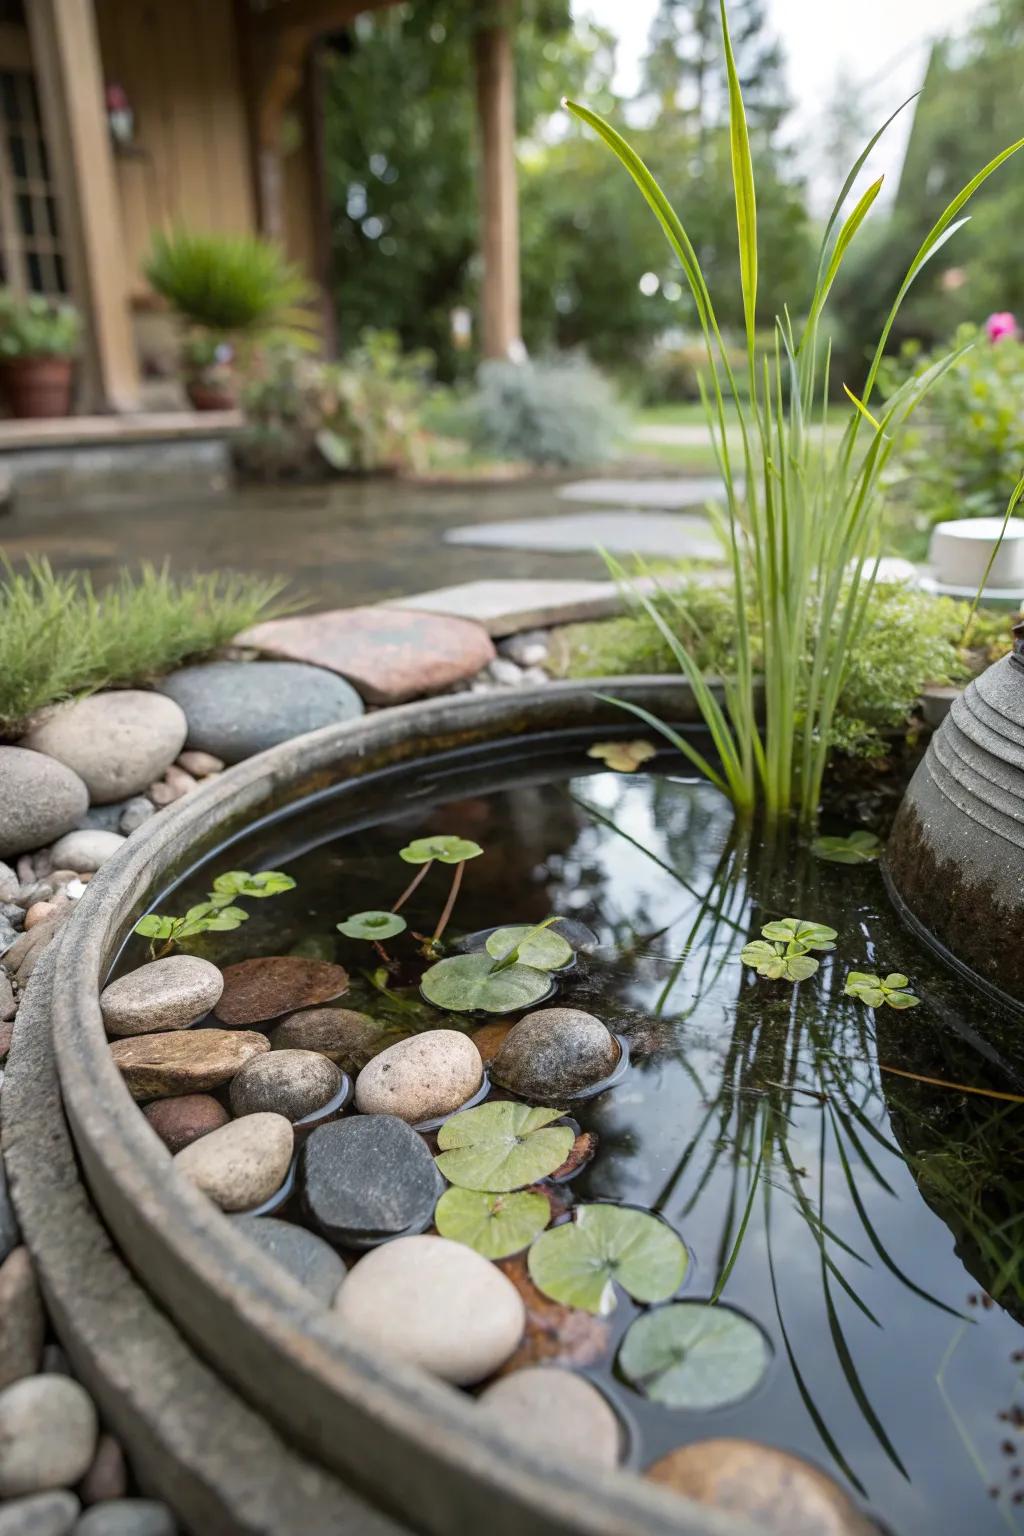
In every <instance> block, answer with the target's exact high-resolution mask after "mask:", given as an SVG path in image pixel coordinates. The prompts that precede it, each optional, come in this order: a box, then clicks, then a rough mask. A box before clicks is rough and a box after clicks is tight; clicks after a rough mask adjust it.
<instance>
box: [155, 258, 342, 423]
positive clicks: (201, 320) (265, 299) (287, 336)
mask: <svg viewBox="0 0 1024 1536" xmlns="http://www.w3.org/2000/svg"><path fill="white" fill-rule="evenodd" d="M146 276H147V278H148V279H149V282H150V283H151V284H152V286H153V288H154V289H155V290H156V292H157V293H158V294H160V296H161V297H162V298H163V299H165V300H166V302H167V304H168V305H169V306H170V308H171V309H172V310H173V311H174V312H175V314H176V315H177V316H178V318H179V319H180V321H181V322H182V325H183V328H184V339H183V344H182V372H183V377H184V384H185V391H186V393H187V395H188V397H189V400H190V401H191V403H192V405H193V406H194V408H195V409H196V410H197V411H210V410H231V409H233V408H234V407H235V406H236V405H237V404H238V401H239V396H240V392H241V383H240V376H241V375H243V374H244V372H245V370H246V366H247V363H248V362H249V360H250V359H251V357H252V355H253V353H254V352H255V351H256V350H257V349H258V348H259V347H261V346H263V345H265V344H266V343H268V342H272V341H281V340H286V341H289V342H291V343H292V344H294V345H297V346H300V347H303V348H307V349H312V348H315V346H316V337H315V334H314V320H313V315H312V313H311V309H310V306H311V304H312V302H313V298H314V289H313V286H312V284H310V283H309V282H307V281H306V279H305V278H304V277H303V275H302V273H301V272H300V271H299V269H298V267H297V266H295V265H293V264H292V263H291V262H289V261H288V260H286V258H285V256H284V253H283V252H282V251H281V250H280V248H279V247H278V246H276V245H273V244H272V243H270V242H269V241H266V240H260V239H257V238H256V237H254V236H251V235H214V234H193V233H190V232H188V231H183V230H182V231H177V232H174V233H172V234H159V235H158V236H157V237H156V240H155V242H154V245H153V250H152V253H151V255H150V258H149V262H148V264H147V267H146Z"/></svg>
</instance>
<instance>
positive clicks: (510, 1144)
mask: <svg viewBox="0 0 1024 1536" xmlns="http://www.w3.org/2000/svg"><path fill="white" fill-rule="evenodd" d="M561 1115H562V1111H561V1110H560V1109H531V1108H530V1106H529V1105H528V1104H513V1103H511V1102H507V1101H504V1102H500V1103H494V1104H480V1105H478V1106H477V1107H476V1108H475V1109H466V1110H463V1111H462V1113H461V1114H458V1115H452V1117H451V1119H450V1120H446V1121H445V1123H444V1125H442V1127H441V1129H440V1130H439V1131H438V1133H437V1145H438V1149H439V1154H440V1155H439V1156H438V1158H437V1159H436V1161H437V1166H438V1169H439V1170H440V1172H441V1173H443V1174H444V1176H445V1178H446V1179H447V1180H448V1182H449V1184H457V1185H458V1186H459V1188H460V1189H477V1190H486V1191H488V1193H495V1194H502V1193H504V1192H505V1191H506V1190H510V1189H522V1188H523V1186H524V1185H526V1184H535V1183H536V1182H537V1180H538V1179H545V1178H547V1176H548V1174H549V1173H554V1171H555V1169H556V1168H560V1167H561V1166H562V1164H563V1163H564V1162H565V1160H566V1158H567V1157H568V1156H569V1153H570V1151H571V1150H572V1145H573V1142H574V1141H575V1139H576V1133H575V1131H574V1130H573V1129H572V1126H570V1125H554V1124H553V1123H552V1122H553V1121H555V1120H558V1119H560V1118H561Z"/></svg>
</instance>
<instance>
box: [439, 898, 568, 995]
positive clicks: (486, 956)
mask: <svg viewBox="0 0 1024 1536" xmlns="http://www.w3.org/2000/svg"><path fill="white" fill-rule="evenodd" d="M557 922H558V918H557V917H546V918H545V919H544V921H543V922H542V923H537V924H536V926H535V927H533V928H527V927H522V928H514V929H513V928H505V929H498V930H497V933H496V934H491V935H490V937H489V938H488V940H487V947H486V950H485V952H484V953H483V954H480V953H474V954H469V955H449V956H448V958H447V959H445V960H439V961H438V962H437V964H436V965H432V966H431V967H430V969H429V970H428V971H425V972H424V973H423V977H422V980H421V982H420V988H421V991H422V993H423V996H424V997H425V998H426V999H427V1001H428V1002H430V1003H433V1004H434V1005H435V1007H437V1008H447V1009H449V1010H450V1011H451V1012H452V1013H480V1012H482V1013H515V1012H517V1011H518V1010H520V1009H523V1008H529V1007H530V1006H531V1005H532V1004H534V1003H539V1002H540V1001H541V1000H542V999H543V998H545V997H547V996H548V994H549V993H550V991H551V976H550V971H551V970H552V969H561V967H562V966H563V965H564V964H565V963H566V961H565V958H564V956H565V952H566V951H568V954H569V958H570V959H571V958H572V948H571V946H570V945H569V944H567V943H566V942H565V940H564V939H559V940H558V944H557V946H555V945H544V944H543V943H542V942H541V940H542V937H543V936H544V935H545V934H546V931H547V929H548V928H550V926H551V924H552V923H557ZM501 935H505V936H508V935H518V938H516V939H514V940H513V939H510V940H509V942H508V943H506V942H505V939H504V938H502V937H500V936H501ZM548 937H549V938H555V937H556V935H554V934H551V935H549V936H548ZM495 938H498V943H497V945H496V946H495V947H496V948H498V949H500V950H502V954H501V955H500V956H497V955H495V954H494V953H493V950H492V948H491V946H492V942H493V941H494V939H495ZM563 945H564V949H563V947H562V946H563ZM526 953H530V954H531V955H532V956H533V957H534V958H533V960H532V963H531V964H529V965H527V964H526V963H525V960H524V955H525V954H526ZM553 960H557V962H558V963H557V966H556V965H554V964H550V963H549V962H551V961H553Z"/></svg>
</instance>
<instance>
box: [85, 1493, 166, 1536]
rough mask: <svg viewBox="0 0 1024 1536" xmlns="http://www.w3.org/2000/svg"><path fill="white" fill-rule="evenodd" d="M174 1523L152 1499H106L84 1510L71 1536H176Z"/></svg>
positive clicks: (161, 1506) (162, 1505)
mask: <svg viewBox="0 0 1024 1536" xmlns="http://www.w3.org/2000/svg"><path fill="white" fill-rule="evenodd" d="M177 1529H178V1527H177V1524H176V1523H175V1519H174V1516H173V1515H172V1513H171V1511H170V1510H169V1509H168V1508H167V1505H166V1504H160V1503H158V1501H157V1500H156V1499H108V1500H106V1501H105V1502H104V1503H102V1504H93V1506H92V1507H91V1509H87V1510H86V1512H85V1514H84V1515H83V1516H82V1517H81V1519H80V1520H79V1522H78V1524H77V1525H76V1526H75V1529H74V1536H176V1532H177Z"/></svg>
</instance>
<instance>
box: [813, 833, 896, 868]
mask: <svg viewBox="0 0 1024 1536" xmlns="http://www.w3.org/2000/svg"><path fill="white" fill-rule="evenodd" d="M811 852H812V853H813V854H814V855H815V857H816V858H819V859H827V860H828V861H829V863H830V864H871V863H873V862H874V861H875V859H877V858H878V856H879V855H880V853H881V852H882V840H881V838H880V837H878V836H877V835H876V834H875V833H874V832H865V831H863V830H859V831H857V832H851V833H850V834H849V836H848V837H816V838H815V839H814V842H813V843H812V844H811Z"/></svg>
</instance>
